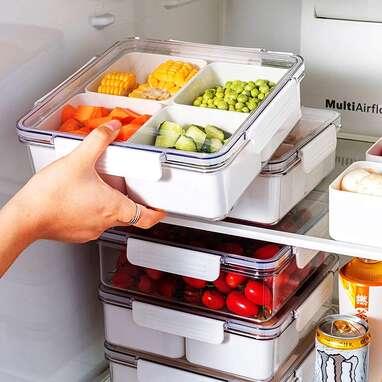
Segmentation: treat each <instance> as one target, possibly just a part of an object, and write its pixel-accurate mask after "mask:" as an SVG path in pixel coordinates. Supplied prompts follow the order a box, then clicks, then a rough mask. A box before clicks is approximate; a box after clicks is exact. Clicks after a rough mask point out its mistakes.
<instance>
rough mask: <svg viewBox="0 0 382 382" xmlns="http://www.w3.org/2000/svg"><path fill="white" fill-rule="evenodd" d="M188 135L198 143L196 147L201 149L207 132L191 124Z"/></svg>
mask: <svg viewBox="0 0 382 382" xmlns="http://www.w3.org/2000/svg"><path fill="white" fill-rule="evenodd" d="M186 137H189V138H192V139H193V140H194V142H195V143H196V148H197V149H198V150H200V149H201V147H202V145H203V143H204V141H205V140H206V137H207V134H206V133H205V132H204V131H203V130H202V128H200V127H199V126H196V125H191V126H190V127H189V128H188V129H187V131H186Z"/></svg>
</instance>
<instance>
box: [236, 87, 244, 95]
mask: <svg viewBox="0 0 382 382" xmlns="http://www.w3.org/2000/svg"><path fill="white" fill-rule="evenodd" d="M243 91H244V86H240V87H238V88H237V89H236V92H237V93H238V94H241V93H243Z"/></svg>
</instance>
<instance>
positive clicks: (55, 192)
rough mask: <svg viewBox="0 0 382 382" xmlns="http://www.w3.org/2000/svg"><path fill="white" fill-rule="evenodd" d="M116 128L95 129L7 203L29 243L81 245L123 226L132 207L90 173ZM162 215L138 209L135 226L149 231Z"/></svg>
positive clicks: (116, 125)
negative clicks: (23, 223) (23, 222)
mask: <svg viewBox="0 0 382 382" xmlns="http://www.w3.org/2000/svg"><path fill="white" fill-rule="evenodd" d="M120 126H121V125H120V123H119V122H118V121H112V122H109V123H108V124H106V125H104V126H101V127H99V128H97V129H95V130H94V131H93V132H92V133H91V134H89V135H88V136H87V137H86V138H85V139H84V141H83V142H82V143H81V144H80V145H79V146H78V147H77V148H76V149H75V150H74V151H73V152H72V153H71V154H69V155H67V156H66V157H63V158H61V159H59V160H57V161H56V162H54V163H52V164H51V165H49V166H47V167H45V168H43V169H42V170H41V171H40V172H38V173H37V174H36V175H35V176H34V177H32V178H31V180H30V181H29V182H28V183H27V184H26V185H25V186H24V188H23V189H22V190H21V191H20V192H19V193H18V194H17V195H16V196H15V197H14V198H13V199H12V200H11V203H13V204H14V206H15V207H16V208H18V209H19V210H20V209H21V211H23V212H24V214H26V215H27V216H24V217H27V220H28V222H29V223H28V224H29V229H28V232H29V235H31V236H32V239H33V241H34V240H37V239H52V240H59V241H65V242H74V243H83V242H87V241H89V240H94V239H97V238H98V237H99V236H100V234H101V233H102V232H103V231H105V230H107V229H108V228H111V227H113V226H126V225H129V222H131V221H132V219H133V218H134V216H135V214H136V211H137V205H136V204H135V203H134V202H133V201H132V200H130V199H129V198H128V197H126V196H125V195H123V194H122V193H121V192H119V191H117V190H115V189H113V188H112V187H110V186H109V185H107V184H106V183H105V182H104V181H103V180H102V179H101V178H100V176H99V175H98V173H97V172H96V170H95V164H96V162H97V159H98V158H99V157H100V156H101V155H102V154H103V152H104V151H105V149H106V148H107V146H108V145H109V144H110V143H111V142H113V140H114V139H115V138H116V137H117V135H118V132H119V128H120ZM164 216H165V214H164V213H163V212H160V211H155V210H152V209H149V208H146V207H143V206H142V207H141V217H140V219H139V221H138V222H137V224H135V226H136V227H141V228H150V227H152V226H153V225H155V224H156V223H158V222H159V221H160V220H161V219H163V218H164Z"/></svg>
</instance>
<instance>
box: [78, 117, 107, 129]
mask: <svg viewBox="0 0 382 382" xmlns="http://www.w3.org/2000/svg"><path fill="white" fill-rule="evenodd" d="M112 119H113V118H112V117H110V116H109V117H101V118H91V119H88V120H87V121H85V122H84V126H85V127H88V128H89V129H91V130H92V129H95V128H97V127H98V126H101V125H103V124H105V123H107V122H110V121H111V120H112Z"/></svg>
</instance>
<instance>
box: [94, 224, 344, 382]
mask: <svg viewBox="0 0 382 382" xmlns="http://www.w3.org/2000/svg"><path fill="white" fill-rule="evenodd" d="M99 249H100V258H101V274H102V285H101V287H100V294H99V295H100V299H101V301H102V302H103V305H104V315H105V338H106V342H107V344H109V346H111V347H117V348H119V349H120V351H122V352H125V353H126V354H135V353H134V352H140V353H142V354H151V355H152V356H153V355H155V356H156V357H159V358H156V360H159V361H158V362H159V363H162V364H165V365H170V367H171V365H173V363H172V362H174V360H180V359H181V360H182V362H185V365H186V366H183V367H186V368H187V367H190V368H192V367H195V366H197V367H201V368H205V369H206V370H207V371H209V372H207V374H206V375H209V376H211V375H214V373H213V372H212V371H214V372H218V373H223V374H224V375H226V378H227V380H230V379H229V378H233V376H239V377H240V378H243V379H244V380H246V379H247V380H268V379H271V378H272V377H273V376H274V374H275V373H276V372H277V371H278V370H279V368H280V367H281V365H283V364H284V362H286V361H287V360H288V358H289V357H290V356H291V355H292V352H293V350H294V349H295V348H296V347H297V346H298V344H299V342H300V341H302V340H304V339H305V338H306V336H307V335H309V334H310V332H311V330H312V329H313V327H314V325H315V323H316V322H317V320H318V319H319V318H320V317H321V316H322V315H323V314H325V312H326V311H327V307H326V304H329V303H330V302H331V298H332V288H333V272H334V271H335V269H336V267H337V259H336V257H335V256H333V255H327V254H324V253H320V254H318V255H317V256H315V257H314V258H313V260H311V261H310V262H307V263H305V264H303V265H302V266H300V267H299V265H298V264H297V256H296V254H295V253H294V251H293V249H292V248H291V247H289V246H278V245H275V244H271V243H263V242H257V241H254V240H249V239H243V238H238V237H233V236H229V235H224V234H214V233H210V232H206V231H200V230H195V229H190V228H183V227H177V226H171V225H169V224H160V225H158V226H156V227H154V228H153V229H151V230H149V231H145V232H144V233H142V232H141V231H139V230H132V229H129V230H128V231H127V232H125V233H123V232H119V233H117V231H114V232H113V234H105V235H104V239H103V240H100V242H99ZM311 343H312V342H311ZM121 349H122V350H121ZM254 354H256V362H255V361H254V358H253V355H254ZM187 365H188V366H187ZM175 367H176V366H175ZM126 372H127V371H126ZM113 373H116V372H115V371H114V372H113ZM135 373H136V371H135ZM211 373H212V374H211ZM113 375H114V374H113ZM115 378H116V377H115ZM190 380H195V379H190ZM196 380H197V379H196ZM206 380H208V379H206ZM211 380H214V379H211ZM115 381H119V380H118V379H115Z"/></svg>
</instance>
